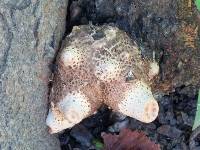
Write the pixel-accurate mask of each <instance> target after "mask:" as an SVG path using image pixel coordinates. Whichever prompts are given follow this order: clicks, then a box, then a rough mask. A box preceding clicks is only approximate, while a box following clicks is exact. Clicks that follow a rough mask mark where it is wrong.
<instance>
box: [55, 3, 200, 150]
mask: <svg viewBox="0 0 200 150" xmlns="http://www.w3.org/2000/svg"><path fill="white" fill-rule="evenodd" d="M199 18H200V17H199V12H198V11H197V10H196V9H195V6H194V3H193V1H191V0H151V1H147V0H71V1H70V2H69V6H68V16H67V23H68V24H67V26H66V29H67V31H66V35H67V34H69V33H70V32H71V29H72V28H73V26H75V25H81V24H89V23H92V24H95V25H101V24H109V23H112V24H115V25H116V26H117V27H119V28H120V29H122V30H124V31H125V32H127V34H128V35H129V36H130V37H131V38H132V39H134V40H136V41H137V43H138V45H139V47H140V49H141V51H142V55H143V56H144V57H147V58H149V59H154V54H155V59H156V60H157V62H159V65H160V75H159V77H158V80H157V82H156V83H155V86H154V94H155V95H157V99H158V102H159V106H160V112H159V116H158V118H157V119H156V120H155V121H154V122H152V123H150V124H143V123H141V122H139V121H137V120H135V119H131V118H129V117H126V116H123V115H120V114H116V113H113V112H112V111H111V110H109V109H108V108H107V107H106V106H102V108H100V109H99V111H98V112H97V114H95V115H94V116H91V117H90V118H87V119H85V120H84V121H82V122H81V123H80V124H78V125H76V126H75V127H73V128H72V129H67V130H65V131H64V133H62V134H60V135H59V139H60V142H61V148H62V150H68V149H69V150H71V149H81V150H85V149H95V144H94V141H98V142H102V139H101V133H102V132H113V133H117V132H119V130H120V129H121V128H130V129H134V130H142V131H144V132H145V133H146V134H147V136H148V137H149V138H150V139H151V140H152V141H155V142H156V143H159V144H160V145H161V149H164V150H165V149H166V150H188V149H192V150H193V149H200V148H199V147H198V142H193V147H192V148H191V144H189V143H192V141H190V136H191V135H195V137H193V138H191V139H192V140H193V141H194V139H196V140H197V141H198V140H199V141H200V138H199V137H198V134H195V132H199V130H194V132H192V125H193V121H194V117H195V112H196V103H197V101H196V100H197V91H198V89H199V87H200V76H199V74H200V53H199V51H200V31H199V23H200V19H199ZM194 143H195V144H194Z"/></svg>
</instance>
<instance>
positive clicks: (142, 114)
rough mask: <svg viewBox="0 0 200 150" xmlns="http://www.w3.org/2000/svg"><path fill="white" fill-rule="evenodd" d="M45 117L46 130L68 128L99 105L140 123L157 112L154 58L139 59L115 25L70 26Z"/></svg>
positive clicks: (152, 118)
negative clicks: (71, 29) (154, 93)
mask: <svg viewBox="0 0 200 150" xmlns="http://www.w3.org/2000/svg"><path fill="white" fill-rule="evenodd" d="M57 65H58V70H57V71H56V73H55V76H54V82H53V87H52V89H51V94H50V101H51V108H50V110H49V114H48V116H47V119H46V123H47V125H48V126H49V128H50V133H56V132H59V131H61V130H64V129H66V128H70V127H72V126H74V125H75V124H77V123H79V122H80V121H81V120H83V119H84V118H86V117H88V116H90V115H92V114H94V113H95V111H96V110H97V109H98V108H99V107H100V106H101V105H102V104H103V103H105V104H107V105H108V106H109V107H110V108H112V109H113V110H114V111H118V112H121V113H123V114H125V115H128V116H130V117H133V118H136V119H138V120H140V121H142V122H146V123H149V122H151V121H153V120H154V119H155V118H156V117H157V115H158V110H159V107H158V103H157V101H156V100H155V99H154V97H153V95H152V92H151V88H150V85H151V79H153V77H154V76H155V75H156V74H158V71H159V67H158V66H157V64H156V63H155V62H150V61H148V60H145V59H142V58H141V54H140V51H139V49H138V47H137V45H136V44H135V42H134V41H132V40H131V39H130V38H129V37H128V36H127V35H126V33H125V32H123V31H121V30H119V29H118V28H116V27H112V26H108V25H104V26H98V27H97V26H89V25H83V26H78V27H74V28H73V31H72V32H71V34H70V35H69V36H68V37H67V38H66V40H65V42H64V44H63V46H62V51H61V53H60V54H59V56H58V59H57Z"/></svg>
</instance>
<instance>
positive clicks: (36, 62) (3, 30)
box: [0, 0, 68, 150]
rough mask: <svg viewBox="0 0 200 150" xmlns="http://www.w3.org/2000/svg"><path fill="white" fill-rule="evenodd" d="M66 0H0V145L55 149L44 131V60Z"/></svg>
mask: <svg viewBox="0 0 200 150" xmlns="http://www.w3.org/2000/svg"><path fill="white" fill-rule="evenodd" d="M67 3H68V0H3V1H1V0H0V111H1V112H0V150H1V149H2V150H4V149H5V150H12V149H13V150H14V149H16V150H22V149H23V150H25V149H26V150H27V149H30V150H33V149H36V150H59V149H60V146H59V142H58V139H57V138H56V137H55V136H53V135H50V134H49V133H48V132H47V127H46V125H45V119H46V114H47V111H48V99H47V98H48V80H49V74H50V70H49V68H48V65H49V64H50V63H51V62H52V61H53V59H54V55H55V53H56V50H57V49H58V47H59V42H60V41H61V40H62V37H63V34H64V31H65V21H66V20H65V19H66V10H67Z"/></svg>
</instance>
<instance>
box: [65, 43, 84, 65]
mask: <svg viewBox="0 0 200 150" xmlns="http://www.w3.org/2000/svg"><path fill="white" fill-rule="evenodd" d="M82 58H83V56H82V55H81V52H80V51H79V50H78V49H77V48H75V47H73V46H69V47H67V48H65V49H64V50H63V52H62V54H61V61H62V62H63V63H64V65H65V66H66V67H67V66H70V67H74V66H79V65H80V62H81V60H82Z"/></svg>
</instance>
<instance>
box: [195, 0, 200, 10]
mask: <svg viewBox="0 0 200 150" xmlns="http://www.w3.org/2000/svg"><path fill="white" fill-rule="evenodd" d="M195 4H196V6H197V9H198V10H199V11H200V0H196V1H195Z"/></svg>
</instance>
